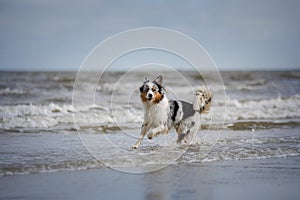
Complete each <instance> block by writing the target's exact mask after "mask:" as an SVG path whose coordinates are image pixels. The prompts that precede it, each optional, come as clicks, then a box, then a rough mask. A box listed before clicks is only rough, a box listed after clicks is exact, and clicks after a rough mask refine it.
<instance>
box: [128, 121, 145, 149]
mask: <svg viewBox="0 0 300 200" xmlns="http://www.w3.org/2000/svg"><path fill="white" fill-rule="evenodd" d="M148 130H149V126H148V124H143V126H142V130H141V134H140V137H139V139H138V140H137V141H136V143H135V144H134V145H132V147H131V148H133V149H137V148H139V146H140V144H141V142H142V140H143V138H144V137H145V135H146V133H147V132H148Z"/></svg>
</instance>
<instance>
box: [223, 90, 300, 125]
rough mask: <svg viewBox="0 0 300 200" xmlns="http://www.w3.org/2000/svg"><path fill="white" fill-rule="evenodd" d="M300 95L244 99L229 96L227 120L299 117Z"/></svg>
mask: <svg viewBox="0 0 300 200" xmlns="http://www.w3.org/2000/svg"><path fill="white" fill-rule="evenodd" d="M299 109H300V95H294V96H291V97H284V98H283V97H280V96H279V97H277V98H273V99H261V100H244V101H240V100H237V99H230V98H228V99H227V101H226V113H227V118H226V119H227V120H247V119H286V118H299V117H300V112H297V111H298V110H299Z"/></svg>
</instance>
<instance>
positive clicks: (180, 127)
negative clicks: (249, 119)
mask: <svg viewBox="0 0 300 200" xmlns="http://www.w3.org/2000/svg"><path fill="white" fill-rule="evenodd" d="M139 89H140V98H141V101H142V103H143V108H144V122H143V125H142V129H141V133H140V137H139V138H138V140H137V142H136V143H135V144H134V145H133V146H132V148H133V149H137V148H139V146H140V144H141V142H142V140H143V138H144V137H145V135H146V134H147V137H148V139H152V138H153V137H155V136H157V135H159V134H167V133H168V132H169V131H170V130H171V129H172V128H173V127H174V128H175V130H176V132H177V143H181V141H182V140H183V141H185V142H187V140H188V138H189V137H190V136H191V135H195V134H196V133H197V132H198V130H199V128H200V117H201V114H205V113H208V112H209V110H210V107H211V102H212V93H211V91H210V90H208V89H207V88H206V87H201V88H199V89H198V90H197V91H196V93H195V95H194V99H193V103H188V102H185V101H180V100H168V98H167V96H166V91H165V88H164V86H163V77H162V76H161V75H159V76H158V77H157V78H156V79H154V80H153V81H149V80H148V79H147V78H145V81H144V83H143V85H142V86H141V87H140V88H139Z"/></svg>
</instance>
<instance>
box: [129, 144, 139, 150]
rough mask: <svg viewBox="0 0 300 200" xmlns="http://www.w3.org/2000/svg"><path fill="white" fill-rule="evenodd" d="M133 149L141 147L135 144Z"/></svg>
mask: <svg viewBox="0 0 300 200" xmlns="http://www.w3.org/2000/svg"><path fill="white" fill-rule="evenodd" d="M131 148H132V149H138V148H139V145H137V144H134V145H132V146H131Z"/></svg>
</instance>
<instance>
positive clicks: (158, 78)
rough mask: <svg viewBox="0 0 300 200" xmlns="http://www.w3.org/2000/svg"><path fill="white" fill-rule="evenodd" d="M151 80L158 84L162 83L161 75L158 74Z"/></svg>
mask: <svg viewBox="0 0 300 200" xmlns="http://www.w3.org/2000/svg"><path fill="white" fill-rule="evenodd" d="M153 82H155V83H157V84H158V85H162V83H163V77H162V75H159V76H158V77H157V78H156V79H155V80H154V81H153Z"/></svg>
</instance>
